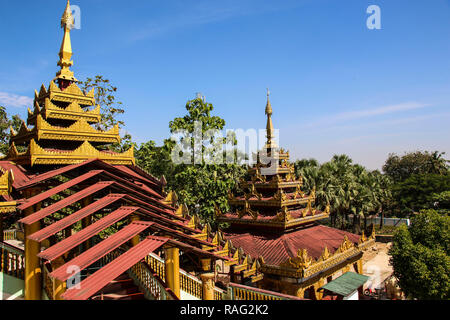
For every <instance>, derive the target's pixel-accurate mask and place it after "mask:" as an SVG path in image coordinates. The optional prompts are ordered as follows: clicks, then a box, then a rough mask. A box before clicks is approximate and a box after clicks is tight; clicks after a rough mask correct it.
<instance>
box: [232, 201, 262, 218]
mask: <svg viewBox="0 0 450 320" xmlns="http://www.w3.org/2000/svg"><path fill="white" fill-rule="evenodd" d="M246 214H248V215H249V216H251V217H252V218H253V220H256V219H257V218H258V215H259V212H258V211H254V210H252V209H251V207H250V204H249V203H248V201H245V202H244V207H243V208H242V209H241V210H238V211H237V215H238V218H239V219H241V218H242V217H243V216H244V215H246Z"/></svg>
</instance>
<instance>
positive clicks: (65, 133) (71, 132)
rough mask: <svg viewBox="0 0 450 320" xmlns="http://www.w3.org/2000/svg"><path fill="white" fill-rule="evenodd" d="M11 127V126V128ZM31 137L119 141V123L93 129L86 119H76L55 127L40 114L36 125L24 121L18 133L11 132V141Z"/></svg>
mask: <svg viewBox="0 0 450 320" xmlns="http://www.w3.org/2000/svg"><path fill="white" fill-rule="evenodd" d="M11 129H12V128H11ZM31 138H34V139H37V140H42V139H47V140H69V141H90V142H104V143H119V142H120V135H119V125H115V126H114V127H113V128H111V129H110V130H108V131H101V130H96V129H94V128H93V127H92V126H91V125H89V123H88V122H87V121H86V120H84V119H83V120H78V121H77V122H75V123H73V124H72V125H70V126H69V127H56V126H52V125H51V124H49V123H48V122H47V121H45V120H44V119H43V117H42V116H41V115H38V116H37V119H36V126H35V127H34V128H33V129H28V127H27V125H26V124H25V122H23V123H22V126H21V127H20V130H19V132H18V133H13V132H12V137H11V141H14V142H24V141H29V140H31Z"/></svg>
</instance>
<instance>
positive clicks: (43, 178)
mask: <svg viewBox="0 0 450 320" xmlns="http://www.w3.org/2000/svg"><path fill="white" fill-rule="evenodd" d="M94 161H98V160H96V159H90V160H87V161H84V162H82V163H77V164H71V165H67V166H63V167H61V168H58V169H55V170H51V171H48V172H45V173H43V174H40V175H37V176H35V177H33V178H32V179H28V180H27V181H23V182H22V183H20V184H19V185H18V186H17V188H18V189H19V190H21V189H25V188H29V187H31V186H34V185H36V184H38V183H41V182H44V181H46V180H48V179H51V178H54V177H56V176H58V175H60V174H63V173H66V172H69V171H72V170H74V169H77V168H79V167H82V166H85V165H87V164H88V163H91V162H94Z"/></svg>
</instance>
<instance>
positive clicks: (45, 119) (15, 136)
mask: <svg viewBox="0 0 450 320" xmlns="http://www.w3.org/2000/svg"><path fill="white" fill-rule="evenodd" d="M72 25H73V17H72V13H71V11H70V6H69V5H68V6H67V8H66V10H65V12H64V15H63V17H62V19H61V26H62V28H63V29H64V38H63V42H62V45H61V50H60V52H59V57H60V60H59V61H58V66H60V67H61V69H60V70H59V71H58V73H57V74H56V78H55V79H53V80H52V81H50V84H49V86H48V88H46V87H45V86H44V85H42V86H41V88H40V91H39V93H38V92H37V91H35V95H34V107H33V111H32V110H30V109H28V118H27V121H26V123H25V121H24V122H23V123H22V126H21V127H20V129H19V131H18V132H15V131H14V130H13V129H12V128H11V136H12V138H11V141H10V143H11V146H10V149H9V152H8V154H7V156H6V158H5V160H11V161H14V162H16V163H18V164H21V165H27V166H34V165H67V164H74V163H80V162H82V161H85V160H87V159H95V158H98V159H101V160H104V161H106V162H108V163H111V164H118V165H131V164H134V163H135V160H134V150H133V147H132V148H130V150H128V151H126V152H124V153H116V152H112V151H109V150H108V148H107V145H108V144H112V143H119V142H120V135H119V126H118V125H115V126H114V127H113V128H111V129H110V130H108V131H103V130H99V129H97V128H95V127H94V126H95V125H96V124H98V123H99V122H100V121H101V115H100V106H99V105H97V104H96V100H95V96H94V89H92V90H91V91H90V92H83V91H82V90H81V89H80V88H79V87H78V85H77V79H76V78H75V77H74V75H73V72H72V71H71V70H70V69H69V67H70V66H72V65H73V61H71V57H72V46H71V40H70V30H71V28H72ZM28 126H32V127H31V128H29V127H28ZM18 146H22V147H23V150H25V151H23V152H19V151H18Z"/></svg>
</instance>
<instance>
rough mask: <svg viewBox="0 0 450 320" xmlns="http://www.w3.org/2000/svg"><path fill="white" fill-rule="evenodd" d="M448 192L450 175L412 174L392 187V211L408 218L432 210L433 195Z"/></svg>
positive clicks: (449, 189)
mask: <svg viewBox="0 0 450 320" xmlns="http://www.w3.org/2000/svg"><path fill="white" fill-rule="evenodd" d="M446 191H450V175H449V174H446V175H439V174H413V175H411V176H410V177H409V178H407V179H406V180H404V181H402V182H399V183H396V184H395V185H394V186H393V187H392V194H393V198H394V199H395V200H394V201H395V203H394V205H393V211H394V212H395V213H396V214H397V215H399V216H408V215H409V214H411V213H413V212H418V211H420V210H422V209H433V208H434V207H435V206H434V204H435V202H436V200H435V194H436V193H442V192H446Z"/></svg>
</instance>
